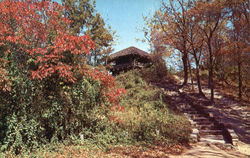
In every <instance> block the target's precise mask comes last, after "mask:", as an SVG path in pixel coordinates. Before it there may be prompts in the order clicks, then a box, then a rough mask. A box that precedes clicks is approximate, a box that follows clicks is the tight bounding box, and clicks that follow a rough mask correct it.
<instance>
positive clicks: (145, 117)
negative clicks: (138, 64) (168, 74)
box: [115, 70, 191, 144]
mask: <svg viewBox="0 0 250 158" xmlns="http://www.w3.org/2000/svg"><path fill="white" fill-rule="evenodd" d="M146 71H149V70H146ZM142 74H144V73H143V72H138V71H130V72H127V73H124V74H120V75H119V76H118V77H117V78H116V81H117V83H119V84H120V86H122V87H123V88H125V89H126V94H125V96H124V97H123V98H122V99H121V105H123V106H124V107H125V108H124V110H123V111H122V112H118V111H116V112H115V116H116V117H117V119H118V120H120V123H119V125H120V127H121V128H123V129H124V130H126V131H127V133H128V134H129V135H130V136H131V138H132V140H136V141H145V142H151V143H157V142H165V143H167V144H168V143H169V144H171V143H180V142H182V143H183V142H188V141H189V134H190V132H191V129H190V125H189V122H188V121H187V119H186V118H185V117H184V116H183V115H178V114H175V113H174V112H173V111H171V110H170V109H169V108H168V106H167V105H166V104H165V103H164V101H163V97H164V94H163V92H162V91H161V90H160V89H159V88H157V87H154V86H150V85H148V84H147V83H146V81H145V80H143V79H142V77H141V75H142Z"/></svg>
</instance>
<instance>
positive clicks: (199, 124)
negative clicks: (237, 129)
mask: <svg viewBox="0 0 250 158" xmlns="http://www.w3.org/2000/svg"><path fill="white" fill-rule="evenodd" d="M156 85H157V86H158V87H161V88H162V90H163V91H164V94H165V95H166V96H167V98H168V99H167V100H168V101H169V102H170V104H171V105H175V107H176V109H178V111H180V112H182V113H184V115H185V116H186V117H188V119H189V121H190V122H191V124H192V128H193V133H192V134H191V137H192V138H193V139H196V140H195V141H199V142H203V143H209V144H222V145H231V144H232V142H231V141H230V139H229V138H228V136H227V134H226V131H225V129H224V128H223V127H221V126H220V124H218V122H216V120H215V119H214V118H213V117H210V116H209V115H208V114H207V113H205V112H204V111H203V109H200V106H198V105H197V106H196V103H195V101H192V100H190V98H188V96H187V95H185V94H184V93H182V92H180V91H179V89H178V88H176V87H174V86H165V85H161V84H156Z"/></svg>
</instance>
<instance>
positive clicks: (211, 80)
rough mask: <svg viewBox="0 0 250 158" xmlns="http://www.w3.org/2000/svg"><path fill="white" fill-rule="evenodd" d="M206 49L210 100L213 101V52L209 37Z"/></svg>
mask: <svg viewBox="0 0 250 158" xmlns="http://www.w3.org/2000/svg"><path fill="white" fill-rule="evenodd" d="M208 51H209V85H210V91H211V97H210V102H211V103H212V104H213V103H214V83H213V82H214V81H213V52H212V48H211V39H209V40H208Z"/></svg>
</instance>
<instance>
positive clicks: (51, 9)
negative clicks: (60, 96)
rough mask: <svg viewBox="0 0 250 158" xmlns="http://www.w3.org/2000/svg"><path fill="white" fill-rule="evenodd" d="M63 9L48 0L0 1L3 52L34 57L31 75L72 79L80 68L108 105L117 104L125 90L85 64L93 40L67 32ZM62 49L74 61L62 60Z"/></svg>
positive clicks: (42, 77)
mask: <svg viewBox="0 0 250 158" xmlns="http://www.w3.org/2000/svg"><path fill="white" fill-rule="evenodd" d="M65 10H67V8H65V7H64V6H62V5H60V4H58V3H56V2H52V1H50V0H42V1H40V0H25V1H22V0H15V1H14V0H5V1H1V2H0V47H5V48H6V49H5V50H6V51H5V53H12V51H16V52H18V51H22V52H26V53H27V55H29V56H30V57H31V58H33V59H34V61H35V64H37V69H35V70H31V79H40V80H43V79H45V78H48V77H50V76H52V75H56V77H58V78H59V79H62V80H64V81H66V82H72V83H74V82H75V81H76V76H74V72H75V71H78V72H82V75H84V76H89V77H91V78H92V79H94V80H98V81H100V84H101V86H102V93H103V95H104V96H103V97H104V98H106V101H107V102H109V103H111V104H112V105H114V104H117V103H118V102H119V96H120V95H121V94H122V93H124V92H125V91H124V90H122V89H116V87H115V82H114V78H113V77H112V76H111V75H110V74H108V73H107V72H105V71H101V70H97V69H91V68H90V69H88V68H86V66H85V65H84V55H86V54H88V53H89V50H90V49H94V42H93V41H92V40H91V39H90V37H89V36H87V35H82V36H75V35H71V34H70V32H69V29H68V28H69V24H70V20H69V19H67V18H66V17H65V16H63V13H64V12H65ZM14 49H15V50H14ZM65 53H66V54H67V53H68V54H70V55H72V56H73V58H74V61H70V62H66V60H65V59H66V58H67V57H66V55H65Z"/></svg>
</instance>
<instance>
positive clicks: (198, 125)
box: [179, 105, 230, 144]
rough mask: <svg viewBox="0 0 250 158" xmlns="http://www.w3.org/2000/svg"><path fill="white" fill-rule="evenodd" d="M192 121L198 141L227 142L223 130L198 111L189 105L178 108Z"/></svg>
mask: <svg viewBox="0 0 250 158" xmlns="http://www.w3.org/2000/svg"><path fill="white" fill-rule="evenodd" d="M179 110H180V111H181V112H183V113H184V115H186V116H187V117H188V119H189V120H190V122H192V126H193V128H195V129H197V130H198V133H197V138H198V141H199V142H204V143H211V144H228V143H230V142H229V141H227V138H226V137H225V136H224V134H223V130H222V129H221V128H220V127H218V126H217V125H216V123H215V122H214V121H213V120H211V119H210V118H209V117H207V116H206V115H205V114H202V113H200V112H199V111H197V110H196V109H195V108H192V107H191V106H190V105H186V106H185V107H182V108H180V109H179Z"/></svg>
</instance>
